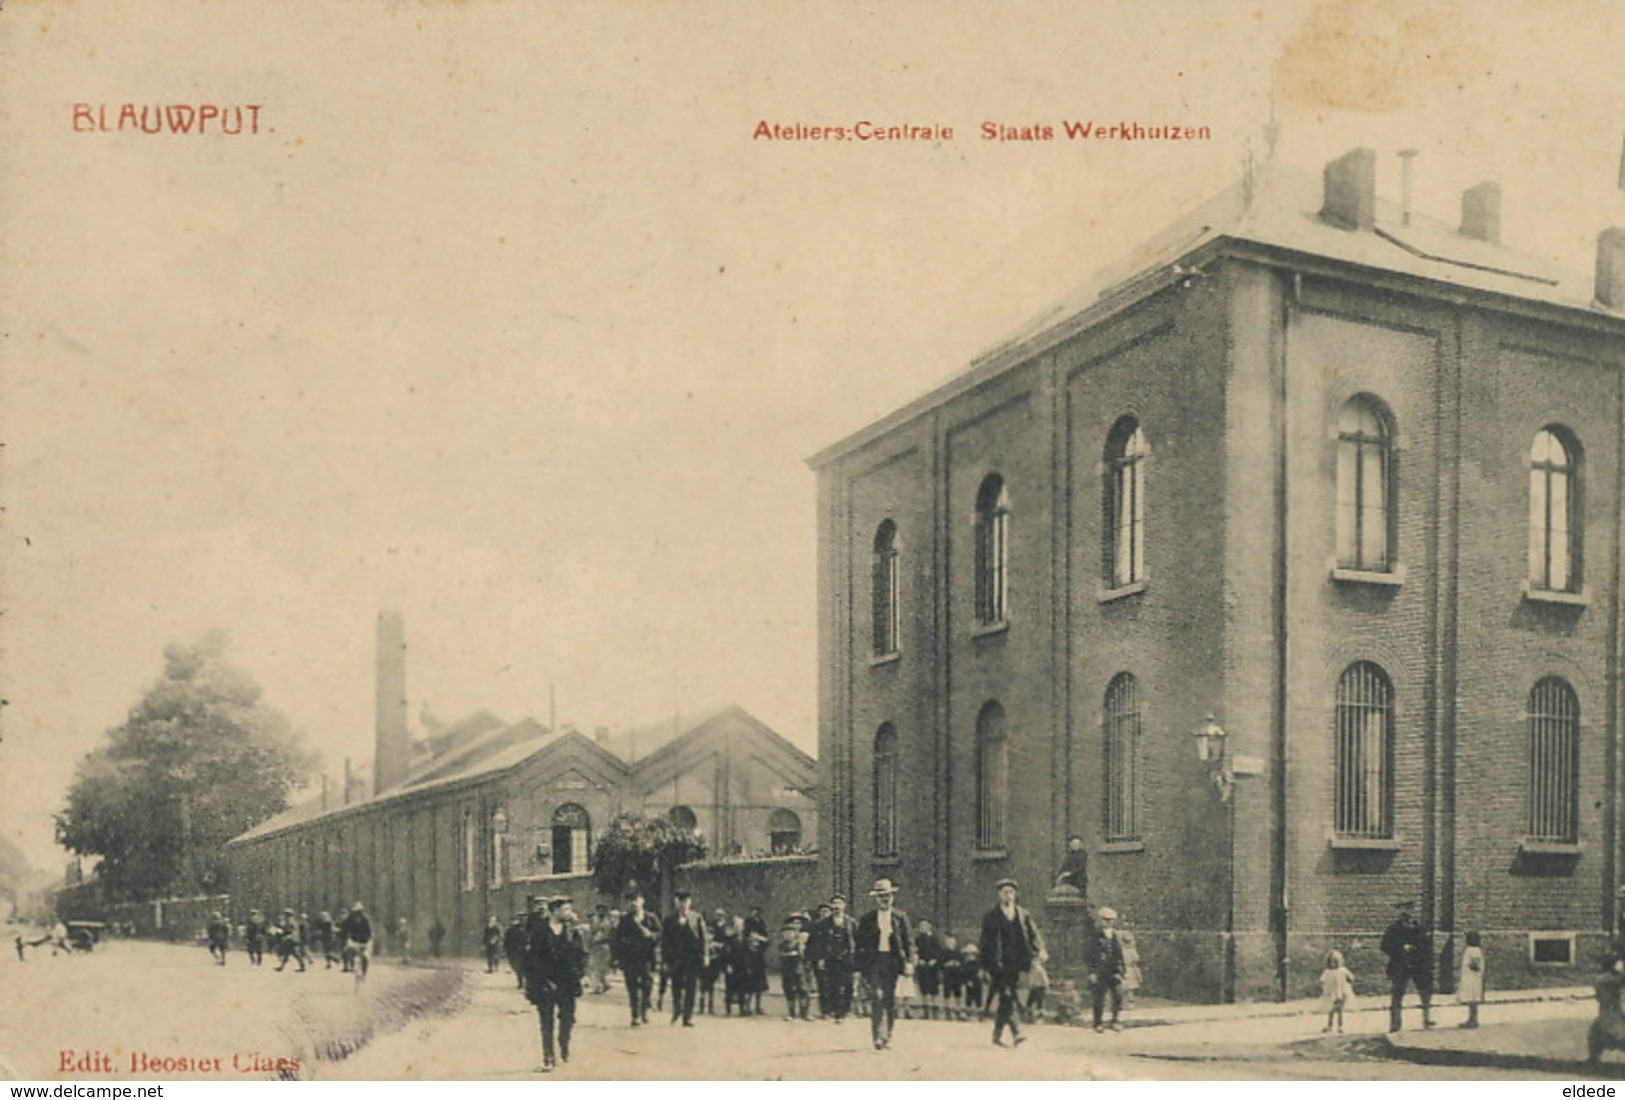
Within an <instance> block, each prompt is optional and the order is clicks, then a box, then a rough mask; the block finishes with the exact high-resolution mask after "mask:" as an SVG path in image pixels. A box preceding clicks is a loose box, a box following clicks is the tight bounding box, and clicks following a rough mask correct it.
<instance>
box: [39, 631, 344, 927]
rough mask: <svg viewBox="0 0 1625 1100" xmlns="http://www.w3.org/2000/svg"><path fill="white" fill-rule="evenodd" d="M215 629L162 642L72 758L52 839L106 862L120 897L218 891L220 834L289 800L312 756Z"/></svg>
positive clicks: (108, 881)
mask: <svg viewBox="0 0 1625 1100" xmlns="http://www.w3.org/2000/svg"><path fill="white" fill-rule="evenodd" d="M225 649H226V640H225V636H224V635H223V634H220V633H218V632H216V633H211V634H208V635H206V636H205V637H204V638H202V639H201V640H200V641H198V642H196V643H195V644H192V645H178V644H177V645H170V646H167V647H166V648H165V649H164V674H163V678H162V679H160V680H159V681H158V682H157V683H156V684H154V685H153V686H152V688H150V689H149V690H148V691H147V694H146V695H145V697H143V698H142V700H141V701H140V703H138V704H137V705H136V707H135V709H134V710H132V711H130V714H129V717H128V718H127V719H126V720H125V722H124V724H123V725H121V726H118V727H117V728H115V729H112V730H109V731H108V733H107V741H106V743H105V744H103V745H101V746H100V747H98V748H96V749H95V750H94V751H92V752H91V753H89V754H88V755H87V756H85V758H84V759H83V760H81V761H80V762H79V767H78V771H77V774H76V776H75V779H74V783H73V786H72V787H70V788H69V790H68V799H67V806H66V807H65V808H64V809H63V811H62V812H61V813H60V814H58V815H57V818H56V830H57V840H58V842H59V843H61V844H62V845H63V846H64V847H66V848H68V849H70V850H72V851H75V852H78V853H79V854H80V855H94V856H100V857H101V865H100V866H99V867H98V869H97V875H98V877H99V878H100V880H101V882H102V883H103V884H104V885H105V886H106V887H107V889H108V891H109V893H110V895H111V896H112V897H115V898H129V899H139V900H145V899H148V898H155V897H164V896H169V895H174V894H177V893H182V894H190V893H196V892H198V891H218V890H221V889H223V888H224V887H225V885H226V882H225V878H226V874H225V859H224V855H225V852H224V848H225V843H226V841H228V840H230V839H231V838H232V837H234V836H236V835H238V834H239V833H241V832H243V831H245V830H247V829H250V828H252V827H253V826H255V825H258V824H259V823H260V822H262V821H264V820H266V819H267V818H269V817H271V816H273V815H274V814H277V813H280V812H281V811H282V810H284V809H286V808H287V806H288V794H289V792H290V791H293V790H297V789H299V788H302V787H303V786H304V785H305V782H306V779H307V777H308V776H309V775H310V774H311V771H312V770H313V769H314V767H315V764H316V760H315V756H314V755H313V754H312V753H309V752H307V751H306V750H305V749H304V748H303V746H302V745H301V744H300V738H299V735H298V734H297V733H295V732H294V731H293V730H292V728H291V727H290V726H289V724H288V721H287V719H286V718H284V717H283V716H282V715H281V714H280V713H279V712H277V711H276V710H274V709H273V708H271V707H270V706H268V705H267V704H266V703H265V702H264V701H263V700H262V699H261V692H260V688H259V685H257V684H256V683H254V681H253V679H252V678H250V677H249V676H248V674H247V673H245V672H243V671H242V670H241V669H239V668H237V667H236V666H235V665H232V664H230V663H229V662H228V661H226V659H225Z"/></svg>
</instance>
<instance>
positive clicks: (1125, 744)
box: [1103, 672, 1140, 841]
mask: <svg viewBox="0 0 1625 1100" xmlns="http://www.w3.org/2000/svg"><path fill="white" fill-rule="evenodd" d="M1103 732H1104V734H1105V741H1106V798H1105V807H1106V820H1105V826H1106V839H1107V840H1108V841H1112V840H1137V839H1139V836H1140V824H1139V820H1138V813H1137V803H1138V801H1139V782H1140V777H1139V769H1140V765H1139V759H1140V691H1139V685H1138V684H1137V683H1136V682H1135V679H1134V677H1133V676H1131V675H1130V674H1129V673H1127V672H1122V673H1119V674H1118V675H1117V676H1116V677H1115V678H1113V680H1112V682H1111V683H1110V684H1109V685H1107V687H1106V708H1105V729H1104V731H1103Z"/></svg>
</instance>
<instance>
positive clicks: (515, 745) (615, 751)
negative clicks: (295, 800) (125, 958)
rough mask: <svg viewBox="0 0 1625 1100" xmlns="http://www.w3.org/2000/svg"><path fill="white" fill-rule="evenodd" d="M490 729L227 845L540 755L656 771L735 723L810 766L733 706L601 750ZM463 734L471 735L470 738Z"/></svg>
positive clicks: (619, 738) (500, 770)
mask: <svg viewBox="0 0 1625 1100" xmlns="http://www.w3.org/2000/svg"><path fill="white" fill-rule="evenodd" d="M495 721H498V720H497V719H495V718H494V717H493V716H492V715H490V714H489V713H488V712H485V711H480V712H478V713H477V714H474V715H471V716H469V717H468V718H466V719H462V720H461V721H459V722H457V723H454V724H453V726H450V727H447V730H448V731H450V730H452V729H454V728H457V727H464V733H463V735H462V736H459V737H457V738H455V739H452V740H450V741H442V742H441V743H443V744H454V745H455V747H453V748H452V749H451V750H450V751H449V752H446V753H444V754H443V755H442V756H440V757H438V758H435V759H431V760H429V761H427V762H422V763H420V764H419V765H418V766H417V768H416V769H415V770H414V771H413V772H412V773H411V775H409V776H408V777H407V780H406V782H404V783H402V784H401V785H400V786H397V787H394V788H392V789H390V790H387V791H381V792H379V793H378V794H376V795H374V796H373V797H371V798H365V799H361V800H359V801H355V802H350V803H348V804H340V805H337V806H331V805H330V806H327V807H324V806H323V805H322V800H321V799H320V798H315V799H311V800H310V801H307V802H304V803H301V804H300V805H298V806H293V807H290V808H289V809H287V810H284V811H283V812H282V813H280V814H278V815H276V816H275V817H273V818H270V819H269V820H267V821H264V822H261V823H260V824H259V825H256V826H255V827H254V828H252V829H250V830H248V831H247V832H245V833H243V834H242V835H240V836H237V837H235V838H233V839H232V840H231V841H230V843H232V844H236V843H239V842H243V841H249V840H256V839H259V838H261V837H266V836H270V835H272V834H274V833H280V832H283V831H285V830H287V829H290V828H293V827H295V826H298V825H303V824H306V823H309V822H313V821H317V820H319V819H322V818H328V817H337V816H340V815H343V814H349V813H356V812H359V811H361V810H363V809H369V808H373V807H377V806H381V805H386V804H390V803H393V802H397V801H402V800H405V799H409V798H414V797H418V796H420V795H423V794H427V793H429V792H433V791H442V790H447V789H450V788H455V787H459V786H463V785H469V784H476V783H480V782H484V781H487V780H490V779H493V778H495V777H497V776H500V775H508V774H512V773H513V772H515V771H517V770H519V769H520V768H521V767H524V766H528V765H532V764H534V765H535V766H538V767H540V766H542V764H543V763H544V762H543V761H542V760H541V759H539V758H540V757H542V756H543V755H544V754H547V755H553V754H559V755H561V756H562V757H564V758H566V759H568V758H570V757H572V756H586V757H596V758H598V759H599V760H600V762H601V763H602V764H603V765H604V766H605V767H608V768H610V769H613V770H614V771H616V772H617V773H619V774H626V773H628V772H633V771H641V770H643V769H644V768H645V767H646V766H648V765H650V763H651V762H653V765H654V766H655V767H659V766H660V762H661V761H664V760H669V759H671V756H670V755H669V754H672V753H674V752H680V751H681V750H680V748H679V746H681V745H688V744H692V743H694V741H695V740H697V739H700V738H703V737H706V736H709V735H710V734H712V733H715V732H716V731H717V730H719V729H720V728H722V727H723V726H724V725H725V724H726V723H728V722H737V723H742V724H744V726H745V727H746V728H748V729H750V730H751V731H752V732H753V733H757V734H759V735H764V736H765V737H767V738H769V739H771V743H773V744H775V745H778V746H782V748H783V749H784V750H785V751H787V752H789V753H791V754H794V759H795V760H796V761H797V762H798V763H800V764H802V765H803V766H805V767H807V768H808V769H811V768H813V767H814V766H815V764H814V761H813V759H812V758H811V757H810V756H808V755H807V754H806V753H804V752H802V751H801V750H800V749H798V748H796V746H795V745H793V744H791V743H790V742H789V741H786V740H785V739H784V738H783V737H781V736H779V734H777V733H775V732H774V731H773V730H772V729H769V728H768V727H767V726H765V725H763V724H762V723H761V722H759V721H757V720H756V719H755V718H754V717H752V716H751V715H750V714H748V713H747V712H746V711H745V710H743V709H742V708H740V707H738V706H734V705H729V706H725V707H720V708H716V709H714V710H710V711H706V712H703V713H702V714H701V716H700V717H699V718H698V719H696V720H695V721H694V724H692V725H689V726H688V728H686V729H684V730H682V731H681V732H679V731H678V730H677V728H676V724H675V723H671V722H662V723H659V724H657V725H653V726H647V727H642V728H639V729H633V730H626V731H622V732H620V733H618V734H609V735H607V736H606V737H605V738H604V739H603V741H602V742H600V741H599V740H597V739H595V738H592V737H588V736H586V735H585V734H583V733H581V732H579V731H577V730H575V729H566V730H564V731H563V732H560V733H558V734H553V733H551V732H550V731H549V730H547V728H546V727H544V726H541V725H539V724H538V723H536V722H535V721H533V720H532V719H529V718H527V719H524V720H523V721H521V722H516V723H514V724H512V725H500V724H499V725H498V726H495V727H491V726H490V723H491V722H495ZM465 724H466V725H465ZM467 730H476V731H478V732H476V733H474V734H473V735H472V736H471V737H470V735H468V734H467V732H466V731H467ZM457 742H461V743H457ZM639 752H641V753H644V754H646V755H643V756H642V757H641V759H639V758H634V757H633V755H632V754H634V753H639ZM328 801H329V802H331V801H332V799H331V798H330V799H329V800H328Z"/></svg>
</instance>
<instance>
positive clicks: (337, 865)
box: [227, 613, 818, 952]
mask: <svg viewBox="0 0 1625 1100" xmlns="http://www.w3.org/2000/svg"><path fill="white" fill-rule="evenodd" d="M816 768H817V765H816V763H815V762H814V761H813V759H812V758H811V757H810V756H808V755H807V754H806V753H804V752H802V751H801V750H800V749H798V748H796V747H795V746H794V745H793V744H791V743H790V742H788V741H786V740H785V739H784V738H783V737H781V736H779V734H777V733H776V732H774V731H773V730H772V729H770V728H768V727H767V726H766V725H764V724H762V723H761V722H759V721H757V720H756V719H755V718H754V717H752V716H751V715H750V714H748V713H746V712H745V711H744V710H742V709H741V708H739V707H737V706H728V707H724V708H720V709H717V710H714V711H711V712H708V713H705V714H702V715H700V716H697V717H695V718H692V719H690V720H688V721H685V722H683V723H681V724H679V723H677V722H675V721H673V722H665V723H661V724H660V725H657V726H649V727H644V728H638V729H625V730H617V731H610V730H600V731H598V732H596V733H595V734H594V735H593V736H588V735H586V734H583V733H581V732H578V731H576V730H574V729H568V728H566V729H561V730H559V731H558V732H556V733H555V732H553V731H550V730H549V729H548V728H546V727H544V726H542V725H539V724H538V723H537V722H535V721H533V720H531V719H525V720H522V721H519V722H514V723H509V722H504V721H502V720H501V719H499V718H496V717H494V716H493V715H491V714H488V713H486V712H483V711H482V712H479V713H476V714H473V715H470V716H469V717H467V718H464V719H462V720H460V721H458V722H454V723H452V724H450V725H447V726H443V727H439V728H436V729H434V730H433V731H431V732H429V733H428V735H427V736H424V737H416V738H415V737H414V736H413V733H412V731H411V729H410V727H409V725H408V721H407V704H406V668H405V641H404V632H403V630H402V627H401V622H400V619H399V617H398V616H395V615H393V614H389V613H386V614H385V615H383V616H382V617H381V618H380V620H379V674H378V728H377V749H376V759H375V764H374V772H373V782H372V783H371V788H372V792H371V793H370V794H366V793H365V792H361V793H359V794H352V795H349V796H348V797H346V796H344V795H335V796H332V797H325V798H317V799H313V800H311V801H310V802H308V803H305V804H303V805H299V806H295V807H293V808H291V809H289V810H287V811H286V812H284V813H283V814H280V815H278V816H277V817H274V818H272V819H271V820H269V821H266V822H264V823H263V824H261V825H259V826H257V827H255V828H253V829H251V830H249V831H248V832H246V833H244V834H243V835H242V836H239V837H236V838H235V839H233V840H232V841H231V842H230V843H229V844H228V845H227V853H228V858H229V860H230V866H231V891H232V894H231V898H232V900H231V904H232V909H233V911H234V913H235V914H236V916H237V917H238V919H241V917H242V916H243V915H244V914H246V913H247V911H248V909H249V908H250V907H255V908H259V909H263V910H265V911H267V912H274V911H276V910H279V909H281V908H282V907H283V906H285V905H286V906H292V907H294V908H295V909H298V910H303V911H306V912H309V913H311V914H313V915H314V914H315V913H316V912H318V911H320V910H323V909H326V910H330V911H333V912H334V913H335V914H336V913H337V912H338V911H339V908H340V907H347V906H348V904H349V903H350V902H352V901H354V900H356V899H357V898H359V899H361V900H363V901H364V902H366V904H367V908H368V910H369V911H370V912H372V913H373V914H374V919H375V920H376V919H379V918H382V919H383V921H384V922H386V924H387V926H388V927H394V924H395V921H396V920H397V919H399V918H405V919H406V921H407V923H408V926H409V927H410V929H411V931H412V935H413V939H414V942H415V943H416V944H417V945H418V946H419V949H420V950H421V949H422V946H423V945H424V944H425V943H426V942H427V933H428V929H429V928H430V927H431V926H432V925H433V924H434V923H435V922H436V921H437V920H438V921H439V922H440V923H441V925H442V926H443V927H444V928H446V930H447V937H446V944H447V948H448V950H452V951H461V952H468V951H475V950H477V949H478V947H479V942H480V932H481V929H483V928H484V926H485V923H486V921H487V919H488V918H489V917H491V916H497V917H499V918H503V919H504V920H505V919H506V918H507V916H508V914H509V913H510V912H512V911H513V910H514V909H515V908H516V907H517V906H522V904H523V900H524V897H525V896H526V895H527V894H532V893H561V892H570V893H575V894H577V895H581V897H580V900H581V901H582V902H589V901H591V900H594V899H593V898H592V897H591V887H590V884H589V881H588V875H589V873H590V871H591V857H592V847H593V843H594V838H595V836H596V835H597V833H596V832H595V830H602V829H603V828H605V827H606V826H608V824H609V823H610V821H611V820H612V819H613V818H614V817H615V816H616V815H617V814H620V813H624V812H635V813H641V814H643V815H645V816H669V817H670V818H671V819H672V820H673V821H676V822H678V823H679V824H682V825H684V826H685V827H688V828H691V829H698V830H699V831H700V832H701V833H703V836H704V838H705V840H706V843H707V844H708V847H709V850H710V852H711V854H712V855H713V856H729V855H736V856H740V857H747V856H756V857H769V856H773V855H781V856H791V855H800V854H801V853H803V852H804V851H805V850H806V849H808V848H810V847H811V846H812V845H813V843H814V838H815V837H816V835H817V828H818V814H817V808H816V804H815V803H814V801H813V798H812V791H813V784H814V782H815V779H816ZM347 785H348V784H347ZM803 862H804V861H803ZM606 900H613V899H606Z"/></svg>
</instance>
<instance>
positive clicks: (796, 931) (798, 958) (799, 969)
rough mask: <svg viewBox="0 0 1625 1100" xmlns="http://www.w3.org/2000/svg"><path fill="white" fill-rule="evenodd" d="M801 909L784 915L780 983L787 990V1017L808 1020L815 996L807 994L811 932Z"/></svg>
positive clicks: (780, 933)
mask: <svg viewBox="0 0 1625 1100" xmlns="http://www.w3.org/2000/svg"><path fill="white" fill-rule="evenodd" d="M804 923H805V921H804V919H803V917H802V915H801V914H800V913H791V914H790V915H789V916H788V917H785V918H784V927H783V928H782V929H781V930H780V931H779V986H780V988H781V989H782V990H783V991H784V1018H785V1019H786V1020H805V1019H807V1016H808V1013H809V1012H810V1011H811V998H809V997H808V996H807V972H806V956H807V933H806V932H804V931H802V925H803V924H804Z"/></svg>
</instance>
